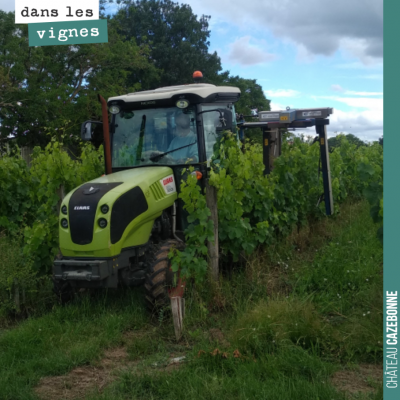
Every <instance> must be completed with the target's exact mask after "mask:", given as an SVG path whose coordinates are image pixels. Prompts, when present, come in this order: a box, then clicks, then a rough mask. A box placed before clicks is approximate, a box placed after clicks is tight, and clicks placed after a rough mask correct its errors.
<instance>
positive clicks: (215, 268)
mask: <svg viewBox="0 0 400 400" xmlns="http://www.w3.org/2000/svg"><path fill="white" fill-rule="evenodd" d="M206 203H207V207H208V208H209V209H210V211H211V216H210V219H211V220H212V221H213V222H214V242H210V241H209V242H208V243H207V247H208V255H209V257H210V264H211V278H212V280H213V281H214V282H217V281H218V278H219V252H218V208H217V189H216V188H215V187H214V186H211V185H210V184H209V183H208V180H206Z"/></svg>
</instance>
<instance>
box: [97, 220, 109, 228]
mask: <svg viewBox="0 0 400 400" xmlns="http://www.w3.org/2000/svg"><path fill="white" fill-rule="evenodd" d="M97 223H98V224H99V227H100V228H102V229H104V228H105V227H106V226H107V220H106V219H105V218H100V219H99V220H98V221H97Z"/></svg>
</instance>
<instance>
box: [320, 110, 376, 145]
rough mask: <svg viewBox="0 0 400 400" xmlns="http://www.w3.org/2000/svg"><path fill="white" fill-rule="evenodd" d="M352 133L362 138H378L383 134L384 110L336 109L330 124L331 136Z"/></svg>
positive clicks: (369, 139) (370, 139) (329, 131)
mask: <svg viewBox="0 0 400 400" xmlns="http://www.w3.org/2000/svg"><path fill="white" fill-rule="evenodd" d="M341 132H343V133H346V134H347V133H352V134H353V135H355V136H357V137H359V138H360V139H362V140H368V141H372V140H378V139H379V138H380V137H381V136H382V135H383V112H376V111H373V110H365V111H361V112H358V111H342V110H340V109H335V110H334V113H333V115H331V116H330V124H329V125H328V133H329V134H330V135H329V136H335V135H336V134H337V133H341Z"/></svg>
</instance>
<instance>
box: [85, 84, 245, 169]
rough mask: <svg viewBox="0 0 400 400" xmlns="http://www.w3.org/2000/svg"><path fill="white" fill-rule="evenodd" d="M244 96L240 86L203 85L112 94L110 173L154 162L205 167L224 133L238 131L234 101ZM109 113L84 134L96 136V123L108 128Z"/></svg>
mask: <svg viewBox="0 0 400 400" xmlns="http://www.w3.org/2000/svg"><path fill="white" fill-rule="evenodd" d="M239 97H240V90H239V89H238V88H235V87H223V86H222V87H221V86H219V87H217V86H214V85H210V84H203V83H198V84H190V85H181V86H172V87H165V88H159V89H155V90H148V91H143V92H136V93H130V94H127V95H123V96H118V97H112V98H110V99H109V100H108V102H107V107H108V111H109V112H110V114H111V120H110V121H109V123H107V124H109V132H108V133H107V132H105V136H109V143H110V146H109V149H106V165H107V163H109V165H110V168H109V170H108V171H107V173H111V172H118V171H121V170H124V169H128V168H137V167H148V166H169V167H171V168H173V169H174V170H176V167H178V166H180V167H182V166H187V165H188V164H190V165H197V166H198V168H199V169H205V166H206V165H207V162H208V161H209V160H210V159H211V157H212V155H213V151H214V145H215V143H216V141H217V138H218V135H219V134H220V133H221V132H222V131H223V130H233V131H234V132H236V113H235V107H234V103H235V102H236V101H237V100H239ZM105 117H107V115H104V113H103V122H102V123H100V122H96V121H86V122H85V123H84V124H83V125H82V138H83V139H84V140H94V139H95V137H94V136H93V131H94V130H93V125H97V124H102V125H103V128H104V125H105V124H104V122H105V121H104V120H105V119H106V118H105ZM105 142H107V140H106V141H105ZM106 146H107V143H106ZM108 151H109V154H107V152H108ZM107 158H109V159H107ZM106 169H107V167H106Z"/></svg>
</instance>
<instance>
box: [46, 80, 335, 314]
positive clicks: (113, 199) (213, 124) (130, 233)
mask: <svg viewBox="0 0 400 400" xmlns="http://www.w3.org/2000/svg"><path fill="white" fill-rule="evenodd" d="M239 97H240V90H239V89H238V88H235V87H225V86H219V87H218V86H214V85H210V84H204V83H194V84H189V85H181V86H171V87H164V88H159V89H156V90H149V91H142V92H136V93H130V94H127V95H123V96H117V97H111V98H110V99H108V102H106V101H105V100H104V99H103V98H102V97H101V96H99V100H100V102H101V103H102V118H103V121H102V122H99V121H86V122H84V123H83V124H82V129H81V135H82V139H83V140H89V141H92V142H94V143H104V153H105V172H106V173H105V175H103V176H102V177H100V178H97V179H94V180H92V181H90V182H88V183H85V184H83V185H81V186H80V187H78V188H76V189H74V190H73V191H71V192H70V193H68V194H67V195H66V196H65V198H64V199H63V201H62V204H61V208H60V217H59V219H60V227H59V243H60V251H61V254H62V256H61V258H60V259H57V260H56V261H55V262H54V266H53V279H54V291H55V292H56V294H57V295H58V296H59V297H60V299H61V301H62V302H66V301H68V300H70V299H71V297H72V296H73V293H74V292H75V291H77V290H79V289H81V288H118V287H119V286H127V287H134V286H139V285H143V284H144V286H145V293H146V303H147V305H148V307H149V309H150V310H154V309H155V308H159V307H163V306H164V305H166V303H167V300H168V287H171V285H173V282H175V280H174V274H173V273H172V271H171V270H170V267H169V266H170V262H169V259H168V253H169V251H170V249H171V248H173V247H175V248H182V247H183V246H184V230H185V228H186V227H187V214H186V213H185V210H184V209H183V204H182V202H181V200H180V199H179V198H178V194H179V192H180V185H181V181H182V179H183V178H184V177H183V175H182V171H183V170H184V169H186V168H187V167H188V165H191V166H193V167H194V172H193V174H196V177H197V178H198V179H199V184H200V185H201V186H202V187H203V188H204V186H205V179H207V169H208V166H209V162H210V160H211V158H212V156H213V150H214V145H215V143H216V142H217V140H218V137H219V136H220V135H221V132H222V131H224V130H231V131H233V132H234V133H236V134H238V136H239V134H240V133H241V132H243V129H245V128H251V127H253V125H254V124H256V125H254V126H255V127H261V128H262V129H263V132H264V142H263V143H264V155H265V157H264V158H265V168H266V170H265V172H266V173H268V172H269V155H270V153H271V151H270V150H271V149H270V146H271V143H270V142H271V141H270V142H268V138H269V137H270V136H269V135H271V132H272V130H271V129H272V128H274V129H279V128H282V127H283V128H285V129H286V128H287V127H288V126H291V125H290V124H293V123H295V122H296V121H294V120H293V118H292V119H290V118H289V119H286V120H285V119H283V120H281V122H279V119H278V121H276V120H273V118H272V120H271V118H269V117H268V115H267V114H268V113H267V114H265V115H264V116H263V115H261V113H260V115H259V120H260V122H258V123H257V122H249V123H246V122H244V121H241V122H240V123H238V122H237V121H236V113H235V106H234V103H235V102H236V101H238V100H239ZM321 110H332V109H321ZM109 113H110V115H111V121H109V118H108V115H109ZM327 115H329V112H328V111H326V112H325V111H324V112H323V113H322V114H321V113H320V114H319V118H318V119H319V120H320V121H327V120H326V119H324V118H325V117H326V116H327ZM264 117H265V118H264ZM301 121H303V124H305V125H304V126H313V125H315V126H316V127H317V124H316V122H315V121H317V119H315V118H311V119H310V118H303V119H301ZM298 122H299V121H297V123H298ZM252 124H253V125H252ZM274 124H275V125H274ZM319 125H320V126H321V127H322V128H325V125H326V124H325V125H324V124H319ZM296 126H297V125H296ZM271 127H272V128H271ZM317 131H318V129H317ZM320 138H321V159H322V161H323V163H322V164H323V167H324V166H325V172H327V175H326V176H327V179H324V183H325V180H326V181H327V190H326V191H325V199H327V198H330V199H331V190H330V179H328V178H329V158H328V159H327V160H326V157H328V152H327V140H326V130H325V129H323V130H320ZM323 140H325V142H323ZM325 147H326V149H325ZM322 148H324V151H322ZM322 153H324V155H325V164H324V157H322ZM326 161H327V164H326ZM323 171H324V169H323ZM324 177H325V175H324ZM325 203H326V204H328V203H329V204H330V207H331V204H332V203H331V201H328V202H327V201H325ZM327 212H328V209H327ZM331 212H332V210H330V213H331Z"/></svg>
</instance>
